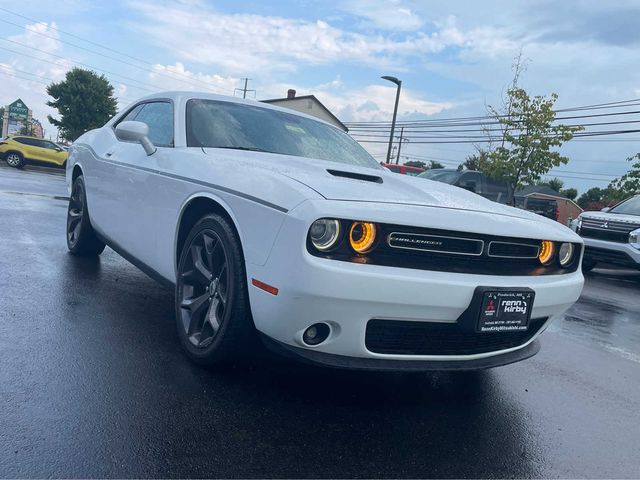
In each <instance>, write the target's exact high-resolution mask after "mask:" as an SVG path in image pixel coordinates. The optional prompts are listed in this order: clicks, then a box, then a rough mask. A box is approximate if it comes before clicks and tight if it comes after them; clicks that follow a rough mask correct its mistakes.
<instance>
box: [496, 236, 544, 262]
mask: <svg viewBox="0 0 640 480" xmlns="http://www.w3.org/2000/svg"><path fill="white" fill-rule="evenodd" d="M494 243H495V244H500V245H522V246H525V247H533V248H535V249H536V254H535V255H533V256H530V257H529V256H523V255H491V245H493V244H494ZM538 255H540V246H536V245H531V244H529V243H517V242H500V241H496V240H492V241H491V242H489V248H488V249H487V256H489V257H492V258H538Z"/></svg>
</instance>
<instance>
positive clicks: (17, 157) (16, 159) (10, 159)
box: [4, 152, 24, 170]
mask: <svg viewBox="0 0 640 480" xmlns="http://www.w3.org/2000/svg"><path fill="white" fill-rule="evenodd" d="M4 159H5V161H6V162H7V165H9V166H10V167H13V168H18V169H20V170H22V169H23V168H24V157H23V156H22V154H21V153H20V152H7V154H6V155H5V157H4Z"/></svg>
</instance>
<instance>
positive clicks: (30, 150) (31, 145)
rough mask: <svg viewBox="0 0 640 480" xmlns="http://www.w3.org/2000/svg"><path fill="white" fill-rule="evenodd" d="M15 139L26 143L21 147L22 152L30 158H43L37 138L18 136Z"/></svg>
mask: <svg viewBox="0 0 640 480" xmlns="http://www.w3.org/2000/svg"><path fill="white" fill-rule="evenodd" d="M15 141H16V142H18V143H21V144H22V145H24V146H23V147H22V149H21V151H22V154H23V156H24V157H25V158H28V159H29V160H36V161H41V160H42V149H41V148H40V147H39V146H38V145H37V144H36V139H35V138H28V137H16V138H15Z"/></svg>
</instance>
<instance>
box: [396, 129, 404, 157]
mask: <svg viewBox="0 0 640 480" xmlns="http://www.w3.org/2000/svg"><path fill="white" fill-rule="evenodd" d="M403 134H404V127H402V128H400V142H399V143H398V156H397V157H396V165H398V163H400V150H402V142H403V140H404V139H403V138H402V135H403Z"/></svg>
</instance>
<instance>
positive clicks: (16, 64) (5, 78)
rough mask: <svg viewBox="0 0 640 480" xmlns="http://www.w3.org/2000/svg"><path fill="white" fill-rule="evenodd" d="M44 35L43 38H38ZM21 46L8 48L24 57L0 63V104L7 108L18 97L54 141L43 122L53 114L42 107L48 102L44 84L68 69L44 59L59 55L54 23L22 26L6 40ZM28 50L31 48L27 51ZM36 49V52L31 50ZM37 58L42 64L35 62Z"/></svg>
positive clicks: (60, 48) (67, 65) (66, 64)
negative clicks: (21, 52) (19, 31)
mask: <svg viewBox="0 0 640 480" xmlns="http://www.w3.org/2000/svg"><path fill="white" fill-rule="evenodd" d="M40 34H44V35H46V37H45V36H43V35H40ZM8 38H9V39H10V40H12V41H14V42H18V43H20V44H22V45H25V47H22V46H19V45H15V44H11V45H10V46H9V45H7V47H8V48H11V49H12V50H13V49H16V51H17V50H18V49H21V50H23V51H24V53H25V54H26V55H29V56H30V57H35V58H30V57H27V56H25V55H19V54H15V55H11V56H10V57H9V59H8V60H7V61H6V62H5V63H3V64H0V78H1V79H2V89H1V90H0V104H2V105H7V104H9V103H11V102H13V101H14V100H16V99H17V98H21V99H22V100H23V101H24V102H25V104H26V105H27V106H28V107H29V108H31V109H32V110H33V117H34V118H36V119H38V120H39V121H40V122H41V123H42V124H43V126H44V128H45V130H46V134H47V136H49V135H52V136H53V137H54V138H55V135H56V133H55V129H54V127H53V126H51V125H50V124H49V122H48V121H47V115H53V116H56V115H57V111H56V110H55V109H53V108H51V107H48V106H47V105H46V102H47V101H48V100H50V98H49V96H48V95H47V93H46V85H47V84H48V83H51V81H56V82H57V81H60V80H62V79H63V78H64V75H65V73H66V72H67V70H69V68H71V66H72V64H71V62H68V61H65V60H62V59H56V58H53V57H51V56H48V55H47V53H55V54H61V53H62V52H63V46H62V43H61V42H60V40H59V35H58V32H57V31H56V24H55V22H51V23H35V24H30V25H26V26H25V29H24V32H23V33H21V34H19V35H13V36H10V37H8ZM30 47H31V49H30ZM34 48H37V49H38V50H41V52H38V51H36V50H33V49H34ZM36 58H41V59H44V60H46V62H41V61H39V60H36Z"/></svg>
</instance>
